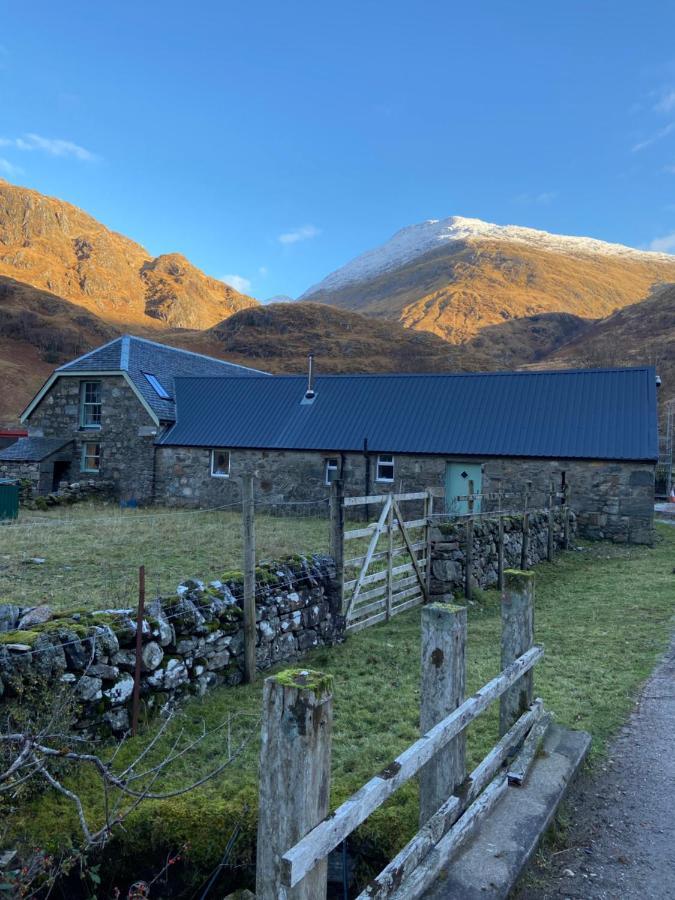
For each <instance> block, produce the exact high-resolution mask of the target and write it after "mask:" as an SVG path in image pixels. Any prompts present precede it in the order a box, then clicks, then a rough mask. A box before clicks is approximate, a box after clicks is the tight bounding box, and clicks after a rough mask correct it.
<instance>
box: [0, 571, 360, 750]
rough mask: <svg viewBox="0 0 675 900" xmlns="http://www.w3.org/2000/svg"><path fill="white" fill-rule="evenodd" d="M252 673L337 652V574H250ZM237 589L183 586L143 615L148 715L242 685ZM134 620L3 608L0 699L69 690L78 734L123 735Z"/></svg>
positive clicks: (225, 582)
mask: <svg viewBox="0 0 675 900" xmlns="http://www.w3.org/2000/svg"><path fill="white" fill-rule="evenodd" d="M256 575H257V595H256V658H257V665H258V668H259V669H267V668H269V667H270V666H272V665H275V664H276V663H279V662H282V661H284V662H286V661H292V660H297V659H298V658H300V657H301V656H302V655H303V654H304V653H306V652H307V651H308V650H310V649H312V648H314V647H319V646H323V645H330V644H334V643H336V642H339V641H341V640H342V639H343V636H344V619H343V617H342V615H341V614H340V609H339V603H340V599H339V594H338V591H337V581H336V577H335V565H334V563H333V561H332V560H331V559H330V558H328V557H321V556H314V557H312V558H311V559H302V558H300V557H297V558H292V559H290V560H287V561H285V562H279V563H271V564H269V565H266V566H265V567H262V568H259V569H257V570H256ZM242 591H243V589H242V579H241V577H240V576H239V575H238V574H237V573H226V574H225V575H224V576H223V578H222V580H217V581H213V582H211V583H210V584H208V585H205V584H203V583H201V582H198V581H187V582H184V583H183V584H181V585H179V587H178V590H177V593H176V596H174V597H168V598H161V599H156V600H153V601H151V602H149V603H148V604H147V605H146V616H145V618H144V621H143V632H142V634H143V649H142V680H141V697H142V701H143V705H144V707H145V709H146V710H148V711H149V710H153V709H167V708H169V707H170V705H171V704H172V703H173V701H174V700H175V699H176V698H177V697H179V696H181V695H183V694H185V693H193V694H198V695H201V694H203V693H204V692H205V691H207V690H208V689H209V688H211V687H213V686H215V685H236V684H239V683H240V682H241V681H242V678H243V649H244V634H243V620H242ZM135 645H136V622H135V614H134V610H131V609H126V610H107V611H101V612H98V613H97V612H84V611H83V612H79V613H71V614H65V615H55V614H52V613H51V612H50V611H49V610H48V608H47V607H37V608H35V609H33V610H21V609H19V608H18V607H16V606H11V605H7V604H6V605H4V606H0V697H1V696H3V695H4V696H5V697H7V698H9V699H11V698H12V697H15V696H18V695H20V694H21V693H22V691H23V690H24V689H25V688H26V686H27V685H28V684H29V683H34V682H35V681H36V679H37V680H41V681H42V682H43V683H44V686H45V687H50V686H53V685H59V684H60V685H66V686H69V685H72V689H73V691H74V695H75V698H76V701H77V706H76V709H77V726H76V727H78V728H79V729H80V730H81V731H83V732H84V733H87V734H93V733H95V732H96V733H100V732H102V733H106V732H107V733H110V732H112V733H114V734H122V733H124V732H125V731H126V730H127V729H128V728H129V723H130V718H129V717H130V707H131V698H132V693H133V684H134V681H133V672H134V667H135Z"/></svg>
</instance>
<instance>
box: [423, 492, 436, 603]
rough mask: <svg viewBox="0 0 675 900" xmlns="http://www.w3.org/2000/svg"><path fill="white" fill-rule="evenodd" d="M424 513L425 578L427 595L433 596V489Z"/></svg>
mask: <svg viewBox="0 0 675 900" xmlns="http://www.w3.org/2000/svg"><path fill="white" fill-rule="evenodd" d="M424 507H425V508H424V515H425V519H426V524H425V526H424V543H425V544H426V547H425V551H424V552H425V556H426V559H425V565H424V569H425V571H424V578H425V581H426V585H427V597H429V596H431V550H432V546H431V522H432V519H431V517H432V516H433V514H434V495H433V494H432V493H431V491H427V499H426V502H425V504H424Z"/></svg>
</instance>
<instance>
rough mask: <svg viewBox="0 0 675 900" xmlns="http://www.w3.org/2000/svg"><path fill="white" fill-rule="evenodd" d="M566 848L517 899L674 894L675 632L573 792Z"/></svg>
mask: <svg viewBox="0 0 675 900" xmlns="http://www.w3.org/2000/svg"><path fill="white" fill-rule="evenodd" d="M567 811H568V814H569V817H570V819H571V822H572V826H571V830H570V833H569V835H568V844H569V849H568V850H563V851H559V852H557V853H553V854H551V855H549V856H548V859H547V861H546V863H545V864H544V865H543V866H541V865H540V866H535V868H534V870H533V871H532V872H531V875H530V877H528V879H527V885H526V886H524V887H523V888H522V889H521V890H520V891H519V892H518V893H517V898H518V900H541V898H548V897H565V898H567V897H569V898H575V900H576V898H580V900H637V898H640V900H671V898H674V900H675V635H674V636H673V640H672V643H671V646H670V649H669V651H668V653H667V654H666V656H665V658H664V659H663V661H662V662H661V663H660V665H659V666H658V667H657V669H656V670H655V671H654V673H653V675H652V676H651V677H650V679H649V681H648V682H647V683H646V685H645V687H644V689H643V692H642V694H641V696H640V699H639V701H638V704H637V706H636V708H635V710H634V712H633V714H632V715H631V718H630V720H629V722H628V724H627V725H626V726H625V727H624V729H623V730H622V731H621V733H620V735H619V736H618V738H617V739H616V741H615V742H614V744H613V745H612V748H611V751H610V758H609V760H608V762H607V764H606V765H605V767H604V768H603V769H602V771H601V772H600V774H599V775H596V777H595V778H593V779H590V778H588V777H586V778H582V779H581V781H579V782H578V783H577V785H576V786H575V787H574V788H573V790H572V793H571V794H570V797H569V800H568V804H567Z"/></svg>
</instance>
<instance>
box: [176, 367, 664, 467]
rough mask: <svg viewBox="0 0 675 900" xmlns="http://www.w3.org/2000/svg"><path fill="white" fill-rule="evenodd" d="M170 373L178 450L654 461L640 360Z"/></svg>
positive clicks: (647, 387) (652, 390)
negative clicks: (228, 374)
mask: <svg viewBox="0 0 675 900" xmlns="http://www.w3.org/2000/svg"><path fill="white" fill-rule="evenodd" d="M305 387H306V380H305V378H304V377H296V376H276V377H265V378H255V379H253V378H247V379H246V383H245V384H244V383H241V381H240V379H234V378H219V379H212V378H180V377H178V378H176V402H177V410H178V415H177V421H176V424H175V425H174V426H173V427H172V428H171V429H170V430H169V431H168V433H167V434H165V435H164V436H163V438H162V439H161V440H160V443H162V444H173V445H184V446H222V447H256V448H269V449H297V450H301V449H302V450H313V449H316V450H345V451H346V450H352V451H353V450H362V449H363V445H364V439H367V441H368V448H369V450H371V451H373V452H377V451H382V452H387V451H391V452H394V453H437V454H448V455H463V454H465V455H467V456H487V455H492V456H504V455H506V456H546V457H568V458H575V457H578V458H593V459H634V460H638V459H645V460H654V459H656V458H657V434H656V382H655V373H654V370H653V369H652V368H650V367H642V368H635V369H596V370H575V371H566V372H565V371H558V372H493V373H486V374H459V375H446V374H438V375H341V376H335V375H334V376H319V377H318V378H317V379H316V399H315V400H314V402H313V403H311V404H302V403H301V400H302V398H303V396H304V392H305Z"/></svg>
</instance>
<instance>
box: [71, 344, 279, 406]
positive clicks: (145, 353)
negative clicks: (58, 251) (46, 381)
mask: <svg viewBox="0 0 675 900" xmlns="http://www.w3.org/2000/svg"><path fill="white" fill-rule="evenodd" d="M117 371H123V372H127V373H128V374H129V377H130V378H131V380H132V381H133V383H134V386H135V387H136V389H137V390H138V391H139V393H140V394H141V395H142V397H143V398H144V400H146V401H147V403H148V404H149V406H150V407H151V408H152V410H153V411H154V412H155V413H156V415H157V417H158V419H159V420H160V421H169V422H172V421H173V419H174V416H175V406H174V401H173V397H174V378H176V377H177V376H183V375H202V376H203V375H209V376H242V375H246V376H250V375H264V374H266V373H264V372H260V371H259V370H257V369H249V368H247V367H246V366H238V365H235V364H234V363H228V362H225V361H224V360H220V359H214V358H213V357H211V356H202V355H201V354H199V353H192V352H190V351H189V350H180V349H178V348H177V347H169V346H167V345H166V344H157V343H155V342H154V341H148V340H146V339H145V338H138V337H134V336H133V335H128V334H125V335H123V336H122V337H119V338H116V339H115V340H114V341H111V342H110V343H109V344H104V345H103V346H102V347H98V348H97V349H96V350H92V351H91V352H90V353H85V355H84V356H80V357H78V359H74V360H73V361H72V362H69V363H66V364H65V365H63V366H59V368H58V369H57V370H56V372H57V373H58V374H64V375H70V374H77V373H78V372H117ZM144 372H148V373H150V374H151V375H155V376H156V377H157V378H158V379H159V381H160V382H161V384H162V385H163V387H164V388H165V389H166V391H167V393H168V394H169V396H170V397H171V399H170V400H163V399H162V398H161V397H159V395H158V394H157V393H156V392H155V390H154V389H153V388H152V387H151V386H150V384H149V383H148V381H147V379H146V378H145V376H144V375H143V373H144Z"/></svg>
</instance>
